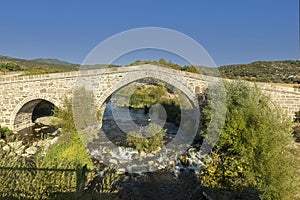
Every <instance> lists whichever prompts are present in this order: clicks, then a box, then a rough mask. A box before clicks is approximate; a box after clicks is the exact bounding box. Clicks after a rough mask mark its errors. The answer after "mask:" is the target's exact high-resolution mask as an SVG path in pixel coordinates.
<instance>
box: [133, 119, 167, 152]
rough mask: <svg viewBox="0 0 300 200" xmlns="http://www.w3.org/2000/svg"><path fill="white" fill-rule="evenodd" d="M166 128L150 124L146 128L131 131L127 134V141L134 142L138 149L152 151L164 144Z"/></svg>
mask: <svg viewBox="0 0 300 200" xmlns="http://www.w3.org/2000/svg"><path fill="white" fill-rule="evenodd" d="M166 131H167V130H166V129H161V128H160V127H159V126H158V125H156V124H150V125H149V127H148V128H147V129H146V130H140V131H139V132H138V133H137V132H130V133H129V134H128V135H127V142H128V143H130V144H132V145H133V146H134V147H135V148H136V149H137V150H138V151H145V152H152V151H156V150H158V149H159V147H162V146H163V145H164V140H163V137H164V135H165V134H166Z"/></svg>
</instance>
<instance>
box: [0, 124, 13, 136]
mask: <svg viewBox="0 0 300 200" xmlns="http://www.w3.org/2000/svg"><path fill="white" fill-rule="evenodd" d="M12 134H13V132H12V130H10V129H9V128H7V127H1V128H0V138H2V139H4V138H7V137H8V136H10V135H12Z"/></svg>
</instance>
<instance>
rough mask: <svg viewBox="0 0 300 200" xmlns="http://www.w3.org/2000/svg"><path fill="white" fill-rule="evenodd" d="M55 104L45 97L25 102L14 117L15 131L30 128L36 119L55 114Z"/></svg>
mask: <svg viewBox="0 0 300 200" xmlns="http://www.w3.org/2000/svg"><path fill="white" fill-rule="evenodd" d="M54 109H55V105H54V104H53V103H52V102H50V101H47V100H44V99H34V100H31V101H28V102H27V103H25V104H24V105H23V106H22V107H21V109H19V111H18V112H17V114H16V116H15V119H14V124H13V126H14V131H15V132H18V131H20V130H22V129H26V128H29V127H31V126H33V125H34V122H35V121H36V119H38V118H40V117H45V116H52V115H53V114H54Z"/></svg>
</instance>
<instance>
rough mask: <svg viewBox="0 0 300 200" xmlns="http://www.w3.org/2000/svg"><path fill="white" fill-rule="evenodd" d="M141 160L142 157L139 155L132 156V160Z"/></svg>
mask: <svg viewBox="0 0 300 200" xmlns="http://www.w3.org/2000/svg"><path fill="white" fill-rule="evenodd" d="M139 158H140V156H139V154H137V153H135V154H133V156H132V159H135V160H137V159H139Z"/></svg>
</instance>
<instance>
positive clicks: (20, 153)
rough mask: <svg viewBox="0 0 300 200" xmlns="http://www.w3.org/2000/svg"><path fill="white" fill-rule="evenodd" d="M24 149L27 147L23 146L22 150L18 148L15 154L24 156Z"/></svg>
mask: <svg viewBox="0 0 300 200" xmlns="http://www.w3.org/2000/svg"><path fill="white" fill-rule="evenodd" d="M24 149H25V146H24V145H23V146H20V148H18V149H17V150H16V151H15V153H16V154H17V155H22V154H23V153H24Z"/></svg>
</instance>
